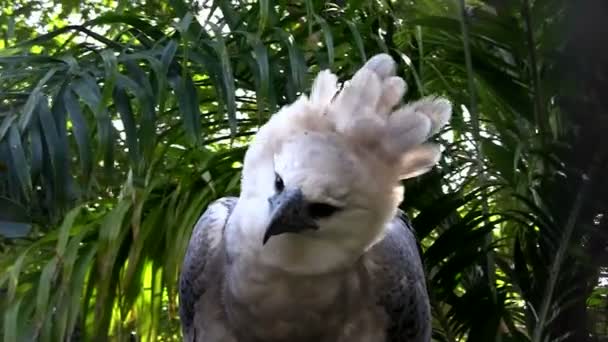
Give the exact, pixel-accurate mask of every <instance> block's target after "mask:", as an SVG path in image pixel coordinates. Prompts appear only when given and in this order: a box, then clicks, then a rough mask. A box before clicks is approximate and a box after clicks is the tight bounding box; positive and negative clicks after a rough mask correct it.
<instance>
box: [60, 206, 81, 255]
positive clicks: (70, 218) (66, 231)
mask: <svg viewBox="0 0 608 342" xmlns="http://www.w3.org/2000/svg"><path fill="white" fill-rule="evenodd" d="M80 211H81V207H80V206H78V207H76V208H74V209H72V210H70V211H69V212H68V213H67V214H66V216H65V218H64V219H63V223H61V226H60V227H59V237H58V239H57V255H58V256H59V257H63V255H64V254H65V248H66V246H67V243H68V238H69V236H70V229H72V227H73V226H74V221H75V220H76V217H78V215H79V214H80Z"/></svg>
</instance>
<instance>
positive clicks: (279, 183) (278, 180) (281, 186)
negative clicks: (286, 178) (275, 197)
mask: <svg viewBox="0 0 608 342" xmlns="http://www.w3.org/2000/svg"><path fill="white" fill-rule="evenodd" d="M274 188H275V189H276V190H277V191H278V192H281V191H283V189H285V184H283V179H282V178H281V176H279V175H275V178H274Z"/></svg>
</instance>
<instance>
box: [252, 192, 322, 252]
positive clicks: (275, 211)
mask: <svg viewBox="0 0 608 342" xmlns="http://www.w3.org/2000/svg"><path fill="white" fill-rule="evenodd" d="M268 202H270V210H271V219H270V224H269V225H268V228H267V229H266V233H265V234H264V240H263V241H262V244H266V242H267V241H268V239H270V237H271V236H273V235H279V234H283V233H299V232H301V231H304V230H309V229H312V230H317V229H319V225H318V224H317V222H315V221H314V220H313V219H312V218H311V217H310V215H308V210H307V205H306V200H305V199H304V194H302V190H300V189H285V190H283V191H281V192H280V193H278V194H276V195H274V196H272V197H270V198H269V199H268Z"/></svg>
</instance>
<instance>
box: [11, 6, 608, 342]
mask: <svg viewBox="0 0 608 342" xmlns="http://www.w3.org/2000/svg"><path fill="white" fill-rule="evenodd" d="M583 3H585V4H583ZM2 4H3V5H2V6H0V10H1V11H2V14H1V16H0V34H1V37H0V308H1V313H2V315H1V316H0V336H2V337H3V339H4V340H5V341H26V340H28V341H29V340H32V339H34V340H41V341H64V340H70V341H78V340H87V341H88V340H97V339H99V340H117V341H122V340H129V341H131V340H138V341H139V340H142V341H143V340H145V341H149V340H162V341H165V340H179V339H180V337H181V336H180V331H179V318H178V315H177V306H178V300H179V299H178V296H177V288H176V286H177V277H178V274H179V266H180V265H181V261H182V258H183V254H184V252H185V248H186V245H187V242H188V239H189V237H190V233H191V230H192V227H193V224H194V223H195V221H196V220H197V219H198V217H199V215H200V214H201V213H202V212H203V210H204V208H205V206H206V205H207V204H208V203H209V202H210V201H212V200H213V199H216V198H218V197H221V196H225V195H228V194H232V195H237V194H238V191H239V177H240V168H241V163H240V161H241V159H242V157H243V154H244V151H245V148H246V146H247V143H248V142H249V140H250V138H251V136H252V135H253V134H255V132H256V129H257V128H258V127H259V126H260V125H261V124H263V123H264V122H265V120H267V119H268V118H269V117H270V115H271V114H272V113H274V112H276V110H277V109H278V108H279V107H280V106H282V105H285V104H287V103H289V102H291V101H293V100H294V99H295V98H296V97H297V96H298V95H299V94H300V93H301V92H305V91H307V90H308V89H309V87H310V85H311V80H312V77H314V75H315V74H316V73H317V72H318V71H319V70H321V69H324V68H331V69H332V70H333V71H334V72H336V73H337V74H338V75H339V76H340V78H341V80H344V79H346V78H348V77H349V76H351V75H352V74H353V72H354V71H355V70H356V69H358V67H360V66H361V65H362V63H363V62H364V61H365V60H366V59H367V58H368V57H369V56H372V55H373V54H375V53H379V52H388V53H390V54H391V55H392V56H393V57H394V58H395V59H396V60H398V61H399V70H398V72H399V75H400V76H403V77H404V78H405V79H406V80H407V81H408V85H409V91H408V94H407V95H406V98H407V99H416V98H419V97H421V96H423V95H428V94H440V95H443V96H446V97H448V98H449V99H450V100H451V101H452V102H453V105H454V117H453V119H452V121H451V124H450V125H449V127H448V128H447V129H446V130H444V131H443V132H441V134H439V136H438V137H437V139H438V140H439V141H441V143H442V145H443V146H444V149H445V151H444V156H443V158H442V160H441V163H440V165H439V167H437V168H436V169H435V170H434V171H433V172H431V173H429V174H426V175H424V176H422V177H420V178H418V179H414V180H411V181H408V182H407V183H406V200H405V201H404V203H403V209H404V210H406V211H407V212H408V213H409V214H410V216H411V217H412V218H413V224H414V226H415V228H416V230H417V233H418V237H419V238H420V240H421V244H422V247H423V252H424V255H423V257H424V261H425V264H426V267H427V271H428V282H429V291H430V295H431V300H432V307H433V326H434V329H433V338H434V340H436V341H450V342H453V341H534V342H541V341H606V338H607V337H606V329H607V328H606V327H607V326H608V325H607V322H608V316H607V312H606V307H607V304H608V302H607V297H606V296H607V289H606V287H604V286H601V284H600V283H601V280H602V279H606V276H607V275H606V274H605V273H606V271H605V270H606V268H605V267H606V266H608V248H607V247H608V245H607V243H606V241H607V239H606V234H607V233H606V229H608V227H607V224H608V223H607V220H606V219H605V215H606V208H608V203H607V202H608V182H607V181H606V180H605V179H604V178H603V177H601V175H602V174H606V173H607V171H608V166H607V162H606V160H607V158H606V157H607V153H606V146H608V144H607V143H606V142H605V138H602V137H603V135H602V132H603V128H608V124H607V121H608V120H607V115H606V112H605V110H603V108H606V107H605V106H604V102H606V101H607V100H606V99H605V94H604V95H602V92H601V91H594V90H593V89H596V90H597V89H608V88H605V87H604V86H605V85H606V84H605V83H606V82H607V81H606V79H605V77H602V76H601V75H606V71H608V70H606V68H604V67H601V66H599V64H598V63H599V61H603V59H602V58H605V57H608V53H606V49H602V48H601V46H602V45H605V44H603V43H602V42H601V39H599V40H596V39H598V38H594V37H595V36H596V34H597V33H598V32H600V33H601V32H604V31H601V30H602V28H598V27H599V26H597V25H596V26H593V23H594V21H593V20H595V22H598V21H599V20H601V19H598V18H602V17H601V15H600V13H605V12H602V11H603V10H605V6H604V7H602V5H601V4H600V2H599V1H597V2H594V1H584V2H580V3H577V4H578V5H573V4H572V3H570V2H567V1H565V0H564V1H561V0H555V1H552V0H535V1H532V0H514V1H500V0H483V1H482V0H476V1H472V0H471V1H466V3H465V1H462V0H461V1H451V0H427V1H394V0H358V1H355V0H353V1H348V2H347V1H338V0H335V1H331V2H326V1H318V0H306V1H286V0H275V1H267V0H266V1H240V0H233V1H222V0H215V1H200V2H197V3H186V2H184V1H182V0H169V1H158V0H156V1H141V0H140V1H125V0H96V1H86V2H85V1H77V0H65V1H55V2H51V1H46V0H43V1H24V0H12V1H10V2H9V1H8V0H2ZM593 6H596V7H593ZM585 16H587V17H585ZM581 17H583V18H591V19H589V22H587V23H585V22H583V23H581V22H580V18H581ZM577 18H578V19H577ZM585 24H589V25H590V26H588V27H592V29H590V30H591V31H585V30H584V29H580V28H581V27H587V26H585ZM581 25H582V26H581ZM597 36H601V37H605V35H599V34H597ZM598 75H599V76H598ZM602 141H603V144H602ZM602 274H603V275H602ZM605 282H608V281H605Z"/></svg>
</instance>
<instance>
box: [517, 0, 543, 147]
mask: <svg viewBox="0 0 608 342" xmlns="http://www.w3.org/2000/svg"><path fill="white" fill-rule="evenodd" d="M521 12H522V17H523V19H524V25H525V26H526V43H527V45H528V58H529V63H530V73H531V75H530V76H531V78H532V86H533V87H534V119H535V120H536V125H537V126H538V130H539V133H540V136H541V138H543V139H544V137H545V133H546V127H545V115H544V113H545V108H544V100H543V94H542V89H541V86H540V74H539V73H538V62H537V60H536V44H535V42H534V29H533V26H532V18H531V16H530V1H529V0H524V1H523V4H522V10H521Z"/></svg>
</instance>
